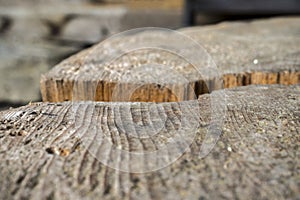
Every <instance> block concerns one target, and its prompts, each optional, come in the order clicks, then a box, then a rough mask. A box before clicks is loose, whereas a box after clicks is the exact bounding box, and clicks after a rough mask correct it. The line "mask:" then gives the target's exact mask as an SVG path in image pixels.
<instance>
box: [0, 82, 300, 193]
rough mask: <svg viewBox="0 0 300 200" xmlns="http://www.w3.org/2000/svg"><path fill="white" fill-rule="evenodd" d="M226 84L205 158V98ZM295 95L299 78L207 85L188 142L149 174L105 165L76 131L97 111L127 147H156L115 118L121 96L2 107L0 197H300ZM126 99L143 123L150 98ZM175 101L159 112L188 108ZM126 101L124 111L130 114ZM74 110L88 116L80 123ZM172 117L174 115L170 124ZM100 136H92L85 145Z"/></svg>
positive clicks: (299, 122)
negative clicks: (220, 120)
mask: <svg viewBox="0 0 300 200" xmlns="http://www.w3.org/2000/svg"><path fill="white" fill-rule="evenodd" d="M222 92H225V94H226V97H227V103H226V110H227V112H226V116H225V120H224V124H223V125H222V132H223V134H222V136H221V137H220V139H219V141H218V143H217V144H216V145H215V147H214V148H213V150H212V152H211V153H210V154H208V156H207V157H205V158H204V159H200V158H199V156H198V155H199V151H200V146H201V145H202V142H203V139H204V137H205V135H204V134H203V133H204V132H205V130H206V129H207V127H208V124H209V123H211V122H210V120H209V116H210V114H211V113H210V112H211V109H209V105H210V102H209V99H210V97H211V96H212V95H218V94H220V93H222ZM299 100H300V86H299V85H295V86H280V85H271V86H269V85H267V86H246V87H240V88H235V89H226V90H225V91H222V90H217V91H214V92H212V94H205V95H201V96H200V97H199V106H200V109H199V110H201V116H202V117H201V119H200V121H201V123H200V126H199V128H198V131H197V134H196V137H195V139H194V142H193V143H192V145H191V146H190V147H189V148H188V149H187V151H186V152H185V153H184V155H183V156H181V157H180V158H179V159H178V160H177V161H176V162H174V163H173V164H171V165H170V166H168V167H166V168H163V169H160V170H158V171H155V172H149V173H144V174H138V173H126V172H120V171H118V170H114V169H111V168H109V167H106V166H105V165H103V164H101V162H99V161H98V160H97V159H96V158H95V157H94V156H92V155H91V154H90V153H89V152H88V151H87V149H88V148H85V146H83V145H82V143H81V142H80V140H78V139H76V137H75V136H76V133H79V132H84V131H85V130H86V129H87V127H88V126H89V123H90V121H89V120H90V119H92V117H91V116H95V117H97V116H101V117H100V118H101V119H100V118H95V119H96V120H98V123H100V124H101V127H102V130H103V131H104V133H105V134H107V136H108V137H110V138H111V140H112V141H114V145H119V147H120V148H121V149H124V150H126V149H129V150H145V151H146V150H149V149H150V150H151V149H152V148H154V144H155V141H147V140H146V141H145V140H143V139H132V138H130V137H128V138H127V137H123V136H124V135H123V134H124V133H123V132H122V131H121V130H120V129H119V127H116V126H115V123H116V118H115V117H114V116H116V110H114V109H113V108H114V106H115V105H117V104H120V103H116V102H99V103H96V104H95V105H94V106H95V107H94V110H93V112H91V110H90V109H89V108H88V107H82V108H80V109H77V110H76V111H74V110H73V109H72V107H73V106H72V104H71V103H70V102H64V103H34V104H30V105H27V106H24V107H20V108H16V109H11V110H7V111H3V112H1V113H0V124H1V126H0V129H1V131H0V143H1V145H0V154H1V156H0V176H1V178H0V185H1V187H0V198H1V199H296V198H297V197H299V194H300V192H299V167H298V166H299V165H300V163H299V145H300V143H299V141H300V140H299V126H300V120H299V113H300V110H299V108H300V106H299V105H300V101H299ZM121 104H122V105H123V106H124V108H128V109H127V110H129V111H130V115H131V117H130V116H128V120H135V123H139V122H141V121H143V120H144V119H145V117H146V116H147V107H148V106H149V104H153V103H146V102H144V103H135V102H128V103H121ZM179 104H180V102H170V103H157V104H155V106H157V107H159V106H162V107H163V108H164V111H163V112H161V113H160V114H161V115H164V114H165V115H167V116H174V115H175V116H176V115H178V112H180V111H182V110H181V107H180V106H179ZM125 110H126V109H124V110H119V111H118V112H120V113H121V114H122V113H123V114H126V115H128V113H127V112H126V113H124V112H125ZM145 110H146V111H145ZM143 111H144V112H146V114H145V115H143V114H141V113H143ZM74 112H75V114H78V115H80V116H85V118H86V120H87V121H85V122H84V123H81V124H79V126H77V125H75V124H74V120H73V115H74ZM138 113H139V114H138ZM157 117H160V116H157ZM146 118H147V117H146ZM154 120H155V119H154ZM176 120H177V119H176V118H174V117H170V123H174V125H175V124H176ZM170 128H172V127H170ZM95 143H96V140H92V141H91V144H89V147H92V146H93V145H95ZM96 146H97V147H98V148H99V149H101V145H96ZM99 153H101V151H100V152H99ZM120 159H121V158H116V160H120ZM120 164H121V163H120ZM129 164H130V162H129ZM144 164H145V165H150V164H151V163H148V162H146V161H145V163H144Z"/></svg>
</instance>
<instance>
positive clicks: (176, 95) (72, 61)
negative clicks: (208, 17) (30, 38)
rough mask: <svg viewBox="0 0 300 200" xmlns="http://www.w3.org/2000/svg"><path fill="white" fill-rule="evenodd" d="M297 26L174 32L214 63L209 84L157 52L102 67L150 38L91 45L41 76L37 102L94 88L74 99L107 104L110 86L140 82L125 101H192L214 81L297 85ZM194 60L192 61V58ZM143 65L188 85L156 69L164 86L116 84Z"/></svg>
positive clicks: (278, 21)
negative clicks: (195, 44)
mask: <svg viewBox="0 0 300 200" xmlns="http://www.w3.org/2000/svg"><path fill="white" fill-rule="evenodd" d="M299 23H300V18H298V17H294V18H292V17H290V18H274V19H267V20H258V21H254V22H251V23H250V22H249V23H221V24H218V25H213V26H205V27H192V28H186V29H181V30H179V32H180V33H184V34H185V35H186V36H188V37H191V38H193V39H194V40H195V41H197V42H198V43H199V44H200V45H201V46H202V47H204V49H205V50H206V51H207V52H208V54H209V55H210V56H211V57H212V59H213V60H214V61H215V63H216V65H217V67H218V71H219V75H215V77H214V76H212V77H210V78H209V79H205V78H204V77H203V76H199V72H198V71H197V70H196V69H195V68H194V67H193V66H192V65H191V64H190V63H188V62H187V61H186V60H184V59H182V58H181V57H180V56H177V55H174V54H172V53H170V52H166V51H162V50H157V49H156V50H154V49H147V50H145V49H144V50H140V51H137V52H126V51H125V52H123V53H125V55H123V56H121V57H119V58H118V59H116V60H115V61H114V62H112V63H107V62H105V61H104V59H105V58H106V57H108V56H111V55H112V54H114V53H115V52H118V50H120V49H121V46H122V44H124V41H126V42H128V44H132V45H134V44H136V43H142V42H143V41H145V40H149V38H151V37H153V33H151V34H152V35H151V34H148V33H140V34H138V35H134V36H131V35H128V36H126V37H123V38H119V39H112V40H110V41H109V42H108V43H106V46H105V48H102V49H101V48H99V46H97V45H96V46H94V47H92V48H90V49H87V50H85V51H82V52H81V53H79V54H77V55H74V56H72V57H71V58H69V59H67V60H65V61H63V62H61V63H60V64H58V65H57V66H55V67H54V68H53V69H52V70H51V71H50V72H48V73H47V74H45V75H44V76H43V77H42V79H41V92H42V97H43V100H44V101H50V102H61V101H65V100H72V98H73V95H74V91H73V86H74V85H75V86H76V87H79V88H94V90H93V91H88V90H82V89H78V91H79V94H78V96H79V97H80V99H82V100H84V99H85V100H87V99H92V100H97V101H112V100H113V98H112V92H113V90H114V87H115V86H116V84H120V85H121V88H122V89H123V91H126V90H128V88H130V87H132V84H136V83H144V86H143V87H142V88H138V89H137V90H136V91H135V92H134V94H132V96H131V99H130V101H155V102H166V101H182V100H188V99H193V98H194V96H193V95H187V94H192V93H195V94H196V95H197V96H198V95H200V94H204V93H207V92H210V91H212V90H215V89H220V88H222V86H221V85H220V84H219V82H220V79H221V80H222V81H223V85H224V87H225V88H231V87H237V86H245V85H249V84H285V85H290V84H297V83H300V71H299V69H300V62H299V57H300V51H299V46H300V37H299V31H300V28H299ZM169 36H170V35H169V34H165V35H164V34H157V35H156V36H155V41H161V42H162V43H164V41H165V43H166V44H162V48H163V47H164V45H165V46H168V45H169V44H170V42H169V40H168V39H169V38H168V37H169ZM172 43H179V44H180V43H182V45H183V47H184V48H186V49H183V50H188V49H189V46H185V43H184V41H172ZM199 48H200V47H199ZM199 51H200V50H199ZM121 53H122V52H121ZM194 56H198V55H197V53H195V55H194ZM199 60H201V58H199ZM204 61H205V60H203V66H205V62H204ZM143 64H162V65H165V66H169V67H171V69H172V70H174V71H176V72H178V73H179V74H181V75H183V76H185V77H186V79H187V80H188V83H186V82H184V81H186V80H184V81H183V80H177V81H176V79H174V78H173V77H172V76H170V73H162V72H159V70H157V71H155V70H152V72H153V74H154V75H156V74H158V77H157V78H156V80H157V81H158V80H159V79H161V80H163V81H164V82H165V83H166V84H165V85H163V87H162V86H161V85H160V84H159V83H158V82H155V81H154V82H149V81H148V82H147V81H146V80H145V76H144V75H138V76H136V77H133V78H134V79H130V80H125V81H124V80H122V74H123V73H132V71H133V70H134V69H136V68H138V66H140V65H143ZM152 72H151V73H152ZM159 74H160V75H159ZM166 74H167V75H166ZM174 80H175V81H174ZM122 81H123V82H124V83H123V82H122ZM205 81H206V82H205ZM174 91H175V92H174Z"/></svg>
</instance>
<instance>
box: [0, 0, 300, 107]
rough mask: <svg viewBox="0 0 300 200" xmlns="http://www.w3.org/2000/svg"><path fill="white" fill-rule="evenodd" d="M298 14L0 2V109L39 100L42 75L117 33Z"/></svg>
mask: <svg viewBox="0 0 300 200" xmlns="http://www.w3.org/2000/svg"><path fill="white" fill-rule="evenodd" d="M299 13H300V1H299V0H263V1H261V0H251V1H249V0H0V110H1V109H2V110H3V109H6V108H9V107H16V106H20V105H24V104H27V103H28V102H30V101H40V100H41V95H40V92H39V80H40V75H41V74H42V73H45V72H47V71H48V70H50V69H51V67H53V66H54V65H55V64H57V63H58V62H60V61H61V60H63V59H64V58H66V57H68V56H70V55H72V54H74V53H76V52H78V51H80V50H82V49H84V48H87V47H89V46H91V45H93V44H95V43H97V42H99V41H101V40H104V39H105V38H107V37H109V36H110V35H112V34H115V33H118V32H121V31H125V30H128V29H132V28H137V27H147V26H154V27H166V28H171V29H177V28H180V27H184V26H194V25H206V24H214V23H218V22H221V21H224V20H226V21H228V20H241V19H255V18H265V17H270V16H276V15H295V14H299Z"/></svg>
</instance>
